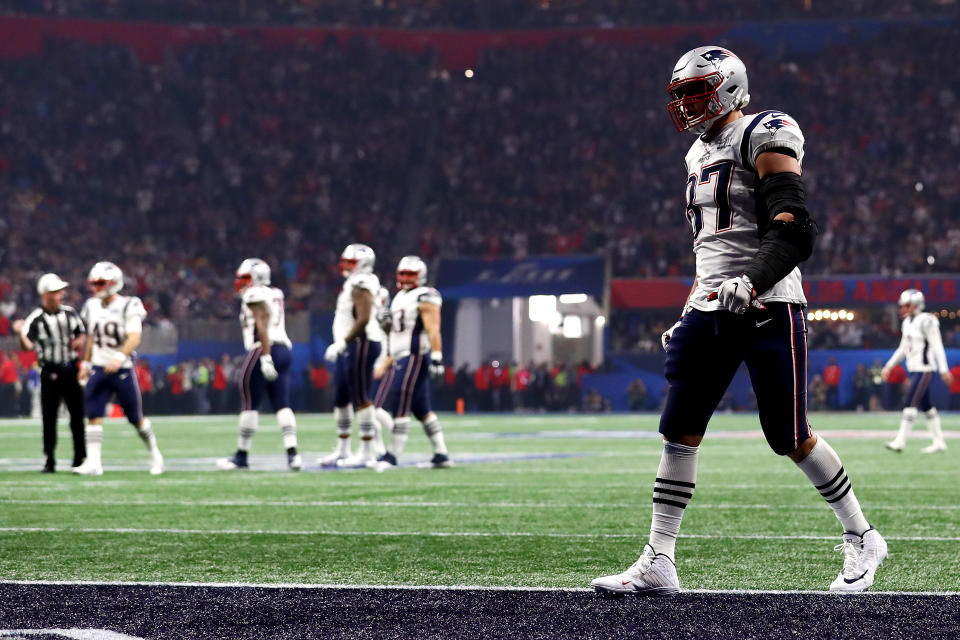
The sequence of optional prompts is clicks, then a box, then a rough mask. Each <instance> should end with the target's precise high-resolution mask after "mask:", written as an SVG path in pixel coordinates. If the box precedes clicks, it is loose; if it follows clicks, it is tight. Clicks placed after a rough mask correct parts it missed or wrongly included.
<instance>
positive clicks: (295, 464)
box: [287, 453, 303, 471]
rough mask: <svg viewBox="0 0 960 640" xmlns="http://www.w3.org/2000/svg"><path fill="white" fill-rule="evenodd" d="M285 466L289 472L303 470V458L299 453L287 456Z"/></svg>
mask: <svg viewBox="0 0 960 640" xmlns="http://www.w3.org/2000/svg"><path fill="white" fill-rule="evenodd" d="M287 466H288V467H290V471H300V469H303V457H302V456H301V455H300V454H299V453H294V454H292V455H291V454H289V453H288V454H287Z"/></svg>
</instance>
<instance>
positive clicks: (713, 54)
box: [700, 49, 733, 62]
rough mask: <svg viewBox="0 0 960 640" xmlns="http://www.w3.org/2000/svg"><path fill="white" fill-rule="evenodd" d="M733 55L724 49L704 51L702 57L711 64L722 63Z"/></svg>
mask: <svg viewBox="0 0 960 640" xmlns="http://www.w3.org/2000/svg"><path fill="white" fill-rule="evenodd" d="M732 55H733V54H732V53H730V52H729V51H725V50H724V49H710V51H704V52H703V53H701V54H700V57H701V58H703V59H704V60H709V61H710V62H720V61H721V60H724V59H726V58H729V57H730V56H732Z"/></svg>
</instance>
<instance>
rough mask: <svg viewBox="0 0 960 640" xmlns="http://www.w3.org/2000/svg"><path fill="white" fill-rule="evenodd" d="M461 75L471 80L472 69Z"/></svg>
mask: <svg viewBox="0 0 960 640" xmlns="http://www.w3.org/2000/svg"><path fill="white" fill-rule="evenodd" d="M463 75H465V76H466V77H468V78H472V77H473V69H467V70H466V71H464V72H463Z"/></svg>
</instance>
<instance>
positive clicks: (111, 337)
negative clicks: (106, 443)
mask: <svg viewBox="0 0 960 640" xmlns="http://www.w3.org/2000/svg"><path fill="white" fill-rule="evenodd" d="M87 285H88V286H89V287H90V293H92V294H93V297H92V298H89V299H88V300H87V301H86V303H85V304H84V305H83V309H82V311H81V312H80V316H81V317H82V318H83V321H84V323H85V324H86V325H87V343H86V347H85V348H84V355H83V361H82V362H81V363H80V373H79V379H80V382H81V383H85V384H86V388H85V389H84V397H83V399H84V406H85V407H86V413H87V418H88V420H89V422H88V424H87V434H86V443H87V459H86V460H85V461H84V463H83V464H82V465H80V466H79V467H76V468H74V470H73V472H74V473H79V474H81V475H88V476H99V475H102V474H103V466H102V463H101V448H102V445H103V416H104V414H105V413H106V407H107V402H108V401H109V400H110V398H111V396H116V402H117V404H119V405H120V407H121V408H122V409H123V413H124V415H126V417H127V420H128V421H129V422H130V424H132V425H133V426H134V427H135V428H136V430H137V435H139V436H140V439H141V440H143V443H144V444H145V445H146V447H147V451H149V452H150V473H151V474H153V475H159V474H161V473H163V456H162V455H160V449H158V448H157V438H156V436H155V435H154V434H153V428H152V427H151V425H150V420H149V419H147V418H145V417H143V401H142V399H141V397H140V385H139V383H138V381H137V372H136V371H135V370H134V368H133V360H132V358H133V352H134V350H135V349H136V348H137V347H138V346H139V345H140V338H141V336H142V334H143V319H144V318H146V317H147V311H146V310H145V309H144V308H143V303H142V302H141V301H140V298H137V297H136V296H122V295H119V292H120V289H122V288H123V272H122V271H121V270H120V267H118V266H117V265H115V264H113V263H112V262H98V263H97V264H95V265H93V268H92V269H90V275H89V276H87Z"/></svg>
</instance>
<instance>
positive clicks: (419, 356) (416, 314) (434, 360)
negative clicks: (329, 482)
mask: <svg viewBox="0 0 960 640" xmlns="http://www.w3.org/2000/svg"><path fill="white" fill-rule="evenodd" d="M397 288H398V289H399V291H397V294H396V295H395V296H394V297H393V301H392V302H391V303H390V337H389V340H388V342H389V345H390V357H389V358H388V362H387V363H388V364H390V363H395V364H393V366H394V371H393V377H392V381H391V385H390V392H389V394H388V395H387V400H386V403H385V409H386V411H385V412H383V411H381V412H378V414H377V416H378V418H379V419H380V425H381V427H383V430H384V431H388V430H389V431H392V437H391V439H390V446H389V447H387V452H386V453H385V454H383V455H382V456H380V458H379V460H377V462H376V464H375V465H371V466H373V468H375V469H376V470H377V471H384V470H385V469H389V468H390V467H393V466H396V464H397V457H398V456H399V455H400V453H401V452H402V451H403V447H404V445H405V444H406V442H407V434H408V433H409V431H410V415H411V414H413V415H414V416H416V418H417V420H419V421H420V423H421V424H422V425H423V430H424V432H425V433H426V434H427V437H428V438H429V439H430V443H431V444H432V445H433V458H431V460H430V466H432V467H434V468H436V469H442V468H446V467H450V466H451V465H452V464H453V463H452V462H451V460H450V456H449V455H448V453H447V445H446V444H445V443H444V439H443V429H442V428H441V427H440V420H439V419H438V418H437V414H435V413H434V412H433V407H432V405H431V402H430V378H431V377H440V376H442V375H443V369H444V367H443V351H442V349H443V344H442V340H441V336H440V305H441V304H442V299H441V297H440V292H439V291H437V290H436V289H434V288H433V287H428V286H427V265H426V264H425V263H424V262H423V260H421V259H420V258H418V257H417V256H404V257H403V258H401V259H400V262H399V264H397ZM428 357H429V360H428V359H427V358H428ZM391 416H392V418H393V420H392V421H391ZM391 423H392V424H391Z"/></svg>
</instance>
